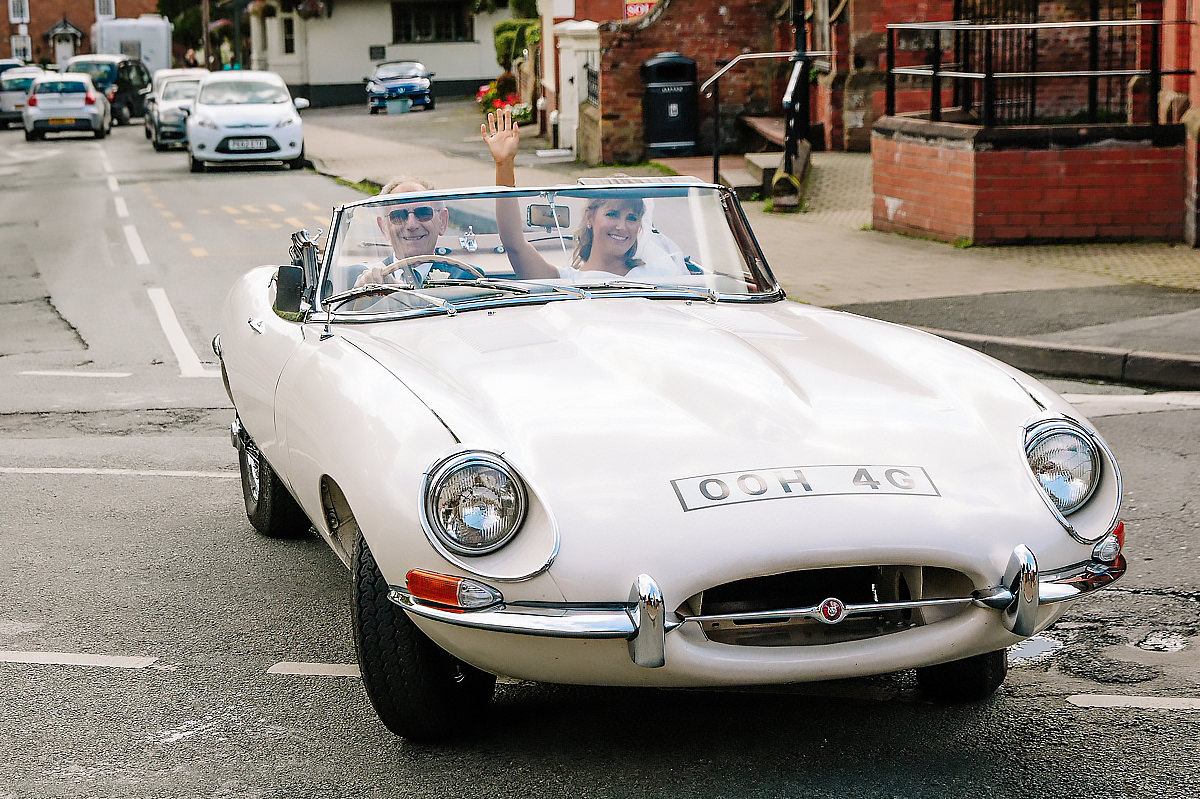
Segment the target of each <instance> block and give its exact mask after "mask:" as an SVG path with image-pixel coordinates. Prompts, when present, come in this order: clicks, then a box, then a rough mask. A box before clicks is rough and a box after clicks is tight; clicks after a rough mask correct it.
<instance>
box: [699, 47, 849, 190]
mask: <svg viewBox="0 0 1200 799" xmlns="http://www.w3.org/2000/svg"><path fill="white" fill-rule="evenodd" d="M833 55H834V53H833V51H832V50H819V51H808V52H801V53H797V52H795V51H790V50H789V51H786V52H776V53H742V54H741V55H739V56H737V57H736V58H733V59H732V60H730V61H729V63H727V64H725V65H724V66H722V67H721V68H720V69H718V70H717V71H716V72H714V73H713V74H712V75H710V76H709V78H708V79H707V80H706V81H704V83H702V84H700V93H701V94H703V95H704V96H705V97H711V98H712V100H713V114H712V116H713V144H712V157H713V183H717V182H719V179H720V172H721V146H720V145H721V76H722V75H724V74H725V73H726V72H728V71H729V70H731V69H733V68H734V67H735V66H737V65H738V64H740V63H741V62H743V61H753V60H759V59H764V58H769V59H787V60H789V61H793V62H795V68H794V70H793V72H795V70H796V69H798V70H802V71H803V72H804V73H805V74H803V75H802V76H800V78H801V80H799V81H798V80H797V76H796V75H795V74H793V76H792V80H791V81H790V82H789V84H788V92H787V93H786V94H785V95H784V98H783V105H784V108H785V110H790V109H792V108H793V107H794V106H795V105H796V103H797V101H798V99H799V98H795V97H793V94H794V92H795V91H796V90H803V91H806V92H807V91H808V80H807V77H808V76H807V71H808V69H809V65H810V64H811V63H812V59H814V58H832V57H833ZM718 63H720V62H718ZM805 99H807V97H805ZM802 105H803V110H802V111H801V113H800V114H799V118H798V119H796V121H795V122H792V121H791V120H792V119H793V118H794V117H795V116H796V115H795V114H788V115H787V116H788V119H789V123H788V128H787V136H786V141H785V143H784V159H785V165H784V170H785V171H786V172H791V158H792V157H793V156H794V155H795V145H796V142H797V140H798V139H799V138H805V137H807V135H808V103H807V102H804V103H803V104H802ZM797 126H799V127H797Z"/></svg>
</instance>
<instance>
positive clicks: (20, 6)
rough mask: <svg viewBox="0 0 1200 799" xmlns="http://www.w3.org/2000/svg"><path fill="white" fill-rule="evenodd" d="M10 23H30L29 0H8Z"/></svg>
mask: <svg viewBox="0 0 1200 799" xmlns="http://www.w3.org/2000/svg"><path fill="white" fill-rule="evenodd" d="M8 21H9V22H12V23H14V24H16V25H20V24H22V23H27V22H29V0H8ZM14 57H15V53H14Z"/></svg>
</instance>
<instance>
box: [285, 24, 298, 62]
mask: <svg viewBox="0 0 1200 799" xmlns="http://www.w3.org/2000/svg"><path fill="white" fill-rule="evenodd" d="M283 52H284V53H288V54H290V53H294V52H296V20H295V19H294V18H293V17H284V18H283Z"/></svg>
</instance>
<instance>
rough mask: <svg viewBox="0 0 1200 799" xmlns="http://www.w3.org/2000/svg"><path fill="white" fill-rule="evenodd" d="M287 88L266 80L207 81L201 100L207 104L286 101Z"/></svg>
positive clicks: (201, 92) (201, 91)
mask: <svg viewBox="0 0 1200 799" xmlns="http://www.w3.org/2000/svg"><path fill="white" fill-rule="evenodd" d="M287 101H288V92H287V89H286V88H284V87H283V86H281V85H280V84H278V83H270V82H268V81H265V80H231V81H213V82H211V83H206V84H205V85H204V87H203V88H202V89H201V90H200V97H199V102H201V103H203V104H205V105H241V104H255V105H257V104H267V103H286V102H287Z"/></svg>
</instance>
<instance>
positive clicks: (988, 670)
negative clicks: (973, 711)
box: [917, 649, 1008, 703]
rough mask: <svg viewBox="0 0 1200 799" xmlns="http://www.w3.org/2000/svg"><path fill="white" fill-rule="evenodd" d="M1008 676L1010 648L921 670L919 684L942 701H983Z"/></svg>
mask: <svg viewBox="0 0 1200 799" xmlns="http://www.w3.org/2000/svg"><path fill="white" fill-rule="evenodd" d="M1006 676H1008V650H1007V649H1000V650H997V651H995V652H987V653H984V654H982V655H975V656H974V657H969V658H963V659H962V660H952V661H950V662H949V663H940V664H938V665H936V666H925V667H924V668H920V669H917V684H918V685H920V686H921V689H922V690H923V691H924V692H925V693H926V694H928V695H929V696H930V697H932V698H933V699H934V700H936V701H938V702H947V703H957V702H982V701H983V700H985V699H987V698H988V697H989V696H991V695H992V694H994V693H995V692H996V689H997V688H999V687H1000V685H1001V684H1002V683H1003V682H1004V678H1005V677H1006Z"/></svg>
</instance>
